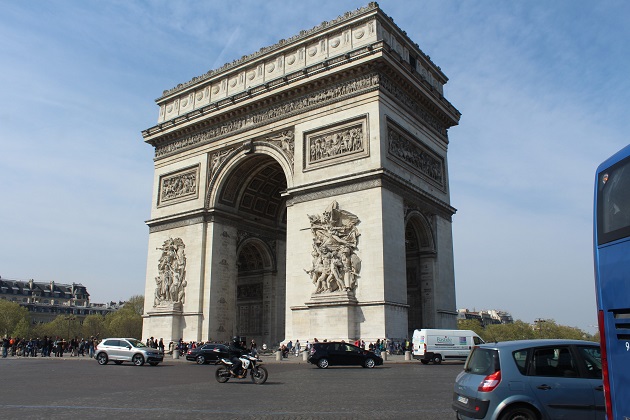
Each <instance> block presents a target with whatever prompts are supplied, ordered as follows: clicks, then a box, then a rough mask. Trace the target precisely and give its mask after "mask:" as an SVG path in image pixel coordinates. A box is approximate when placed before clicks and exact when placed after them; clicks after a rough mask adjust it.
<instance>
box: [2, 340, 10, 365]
mask: <svg viewBox="0 0 630 420" xmlns="http://www.w3.org/2000/svg"><path fill="white" fill-rule="evenodd" d="M9 343H10V340H9V337H6V336H5V337H4V338H3V339H2V358H3V359H6V358H7V354H8V353H9Z"/></svg>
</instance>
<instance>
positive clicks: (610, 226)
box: [597, 159, 630, 245]
mask: <svg viewBox="0 0 630 420" xmlns="http://www.w3.org/2000/svg"><path fill="white" fill-rule="evenodd" d="M629 190H630V159H624V160H622V161H621V162H618V163H616V164H615V165H613V166H611V167H610V168H608V169H607V170H604V171H602V172H600V173H599V174H598V176H597V230H598V244H599V245H602V244H604V243H607V242H611V241H614V240H616V239H620V238H624V237H626V236H628V235H629V234H630V194H628V191H629Z"/></svg>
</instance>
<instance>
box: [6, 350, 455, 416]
mask: <svg viewBox="0 0 630 420" xmlns="http://www.w3.org/2000/svg"><path fill="white" fill-rule="evenodd" d="M265 365H266V367H267V368H268V370H269V379H268V381H267V383H266V384H264V385H254V384H253V383H252V382H251V380H250V379H249V378H247V379H242V380H234V379H231V380H230V381H229V382H227V383H225V384H219V383H218V382H216V380H215V379H214V372H215V370H216V367H215V366H212V365H205V366H199V365H196V364H194V363H192V362H183V361H182V360H179V361H175V360H168V359H167V360H165V362H164V363H162V364H160V365H159V366H157V367H152V366H148V365H145V366H142V367H137V366H133V365H131V364H123V365H114V364H108V365H106V366H100V365H98V364H97V363H96V361H95V360H93V359H84V360H77V359H76V358H73V359H68V358H64V359H63V360H62V359H55V358H50V359H42V358H35V359H33V358H29V359H17V358H8V359H0V418H3V419H40V418H41V419H43V418H46V419H68V418H81V419H103V418H133V419H134V420H135V419H162V418H169V419H173V418H182V419H196V418H222V419H233V418H238V419H243V418H245V419H259V418H260V419H332V418H335V419H339V418H343V419H346V418H348V419H350V418H356V419H393V418H406V419H428V420H442V419H450V420H452V419H454V418H455V415H454V412H453V411H452V410H451V408H450V406H451V399H452V395H453V381H454V379H455V377H456V376H457V374H458V373H459V372H460V371H461V370H462V366H463V363H458V362H451V363H443V364H442V365H427V366H424V365H422V364H420V363H419V362H416V361H413V362H407V363H390V362H386V363H385V365H384V366H379V367H376V368H374V369H363V368H361V367H330V368H328V369H325V370H323V369H318V368H316V367H314V366H312V365H310V364H306V363H295V362H274V363H266V364H265Z"/></svg>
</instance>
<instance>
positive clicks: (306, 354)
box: [302, 350, 308, 362]
mask: <svg viewBox="0 0 630 420" xmlns="http://www.w3.org/2000/svg"><path fill="white" fill-rule="evenodd" d="M302 360H304V361H305V362H307V361H308V351H306V350H304V351H303V352H302Z"/></svg>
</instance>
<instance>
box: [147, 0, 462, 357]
mask: <svg viewBox="0 0 630 420" xmlns="http://www.w3.org/2000/svg"><path fill="white" fill-rule="evenodd" d="M446 81H447V78H446V76H445V75H444V74H443V73H442V71H441V70H440V68H439V67H438V66H436V65H435V64H434V63H433V62H432V61H431V60H430V58H429V57H428V56H427V55H425V54H424V53H423V52H422V51H421V50H420V48H419V47H418V45H417V44H415V43H414V42H413V41H412V40H411V39H409V37H408V36H407V35H406V33H405V32H403V31H402V30H401V29H400V28H398V26H396V25H395V24H394V23H393V20H392V19H391V18H389V17H388V16H387V15H386V14H385V13H384V12H383V11H382V10H381V9H380V8H379V7H378V5H377V4H376V3H370V4H369V5H367V6H366V7H363V8H361V9H358V10H355V11H352V12H348V13H346V14H344V15H343V16H339V17H338V18H337V19H334V20H332V21H329V22H324V23H322V24H321V25H319V26H317V27H315V28H312V29H310V30H305V31H301V32H300V33H299V34H298V35H296V36H294V37H292V38H290V39H287V40H282V41H280V42H279V43H277V44H276V45H273V46H270V47H266V48H262V49H261V50H260V51H258V52H256V53H254V54H251V55H249V56H245V57H243V58H241V59H239V60H236V61H234V62H232V63H229V64H226V65H224V66H223V67H221V68H219V69H217V70H213V71H209V72H208V73H206V74H204V75H202V76H199V77H196V78H194V79H192V80H190V81H189V82H186V83H183V84H180V85H178V86H177V87H175V88H173V89H170V90H168V91H165V92H164V94H163V96H162V97H160V98H159V99H157V104H158V105H159V117H158V124H157V125H156V126H154V127H151V128H149V129H147V130H144V131H143V132H142V135H143V137H144V141H145V142H147V143H148V144H150V145H152V146H153V147H154V148H155V176H154V188H153V204H152V210H151V219H150V220H149V221H148V222H147V224H148V226H149V252H148V260H147V277H146V289H145V308H144V313H145V315H144V327H143V337H144V338H147V337H150V336H153V337H156V338H158V337H161V338H164V339H165V340H173V341H176V340H178V339H180V338H183V339H184V340H186V341H188V340H195V341H201V340H204V341H205V340H221V341H222V340H227V339H229V338H230V337H232V336H234V335H239V336H244V337H247V340H250V339H255V340H256V341H257V342H258V343H267V344H268V345H273V344H275V343H278V342H280V341H283V340H289V339H292V340H295V339H299V340H300V341H302V342H305V341H306V340H310V341H312V340H313V339H314V338H318V339H320V340H321V339H328V340H334V339H344V340H354V339H356V338H362V339H364V340H365V341H366V342H367V341H375V340H376V339H378V338H392V339H402V338H405V337H408V336H409V334H410V331H411V330H413V329H414V328H455V326H456V311H455V281H454V272H453V243H452V228H451V223H452V219H451V218H452V216H453V214H454V213H455V209H454V208H453V207H451V205H450V196H449V182H448V165H447V149H448V134H447V130H448V128H449V127H451V126H453V125H456V124H457V123H458V120H459V117H460V113H459V112H458V111H457V110H456V109H455V108H454V107H453V106H452V105H451V104H450V103H449V102H448V101H447V100H446V99H445V98H444V96H443V85H444V84H445V83H446Z"/></svg>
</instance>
